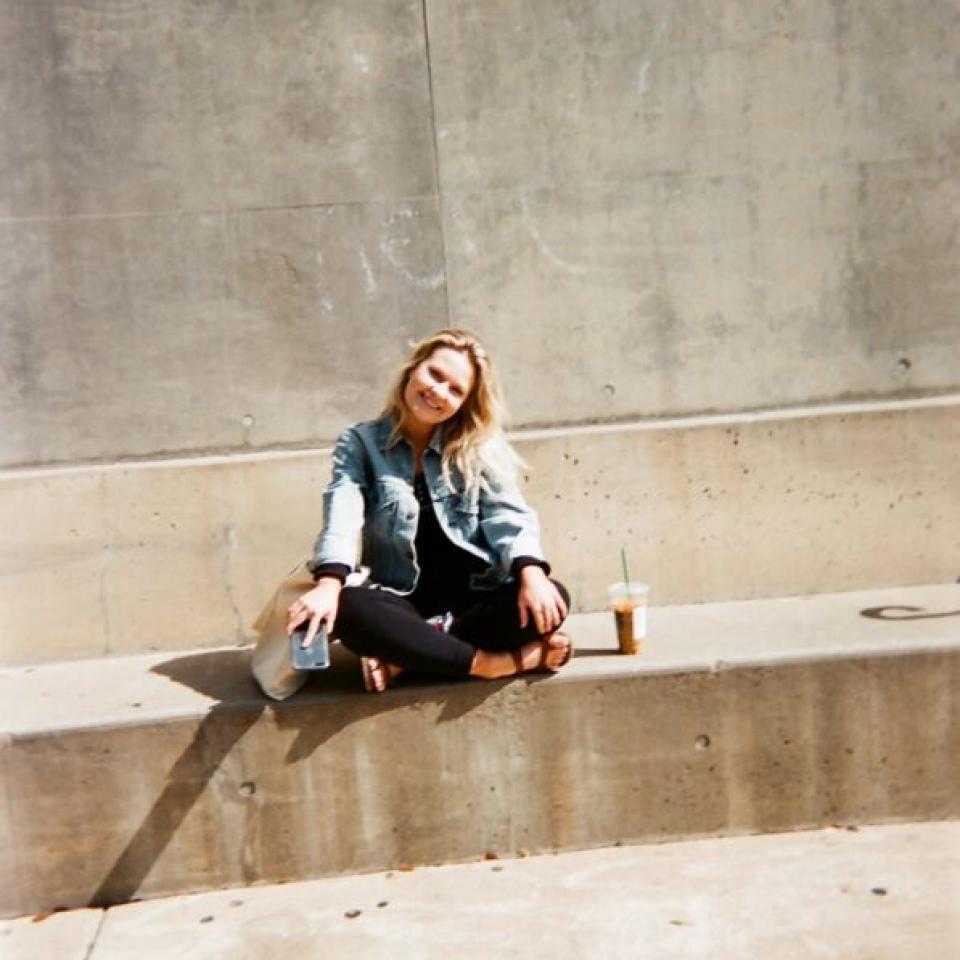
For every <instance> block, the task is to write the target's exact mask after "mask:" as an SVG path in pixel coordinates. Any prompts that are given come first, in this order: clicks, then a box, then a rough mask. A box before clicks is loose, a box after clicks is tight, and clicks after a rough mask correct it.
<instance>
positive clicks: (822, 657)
mask: <svg viewBox="0 0 960 960" xmlns="http://www.w3.org/2000/svg"><path fill="white" fill-rule="evenodd" d="M210 652H211V653H216V648H212V649H211V651H210ZM943 653H960V640H958V641H955V642H954V641H945V642H944V643H942V644H939V645H938V644H919V645H911V646H901V647H898V648H889V647H877V648H868V647H865V648H860V649H858V650H856V651H855V652H850V651H842V650H837V651H834V652H822V653H821V652H816V651H813V652H810V653H797V654H793V655H789V654H787V655H783V656H780V657H770V656H760V655H758V656H756V657H752V656H751V657H744V658H743V659H739V660H722V659H718V660H713V661H701V662H691V663H687V664H676V665H669V664H664V665H663V666H662V667H660V668H657V667H647V668H644V669H642V670H637V671H634V672H631V673H623V672H620V671H613V672H590V673H589V674H587V675H585V676H571V675H570V674H558V675H557V676H554V677H549V678H547V679H548V680H550V682H552V683H554V684H562V685H567V684H571V683H572V684H577V683H588V684H595V683H596V682H597V681H598V680H604V681H637V680H642V679H646V678H648V677H658V678H659V677H671V676H682V675H699V674H714V675H715V674H726V673H732V672H734V671H737V670H756V669H758V668H767V669H769V668H777V667H795V666H799V665H802V664H810V663H821V662H831V663H834V662H838V661H843V662H846V663H862V662H865V661H870V660H877V659H882V660H888V659H892V658H903V657H921V656H929V655H931V654H943ZM611 656H618V655H617V654H611ZM521 679H523V678H519V677H511V678H508V679H505V680H503V681H494V682H499V683H501V685H506V684H507V683H515V682H517V681H518V680H521ZM526 682H527V683H529V680H528V681H526ZM444 686H446V687H450V688H451V689H454V690H457V689H460V685H459V684H434V685H433V687H431V689H434V688H442V687H444ZM418 689H419V688H418V687H409V688H399V689H394V690H393V691H392V695H394V696H395V695H397V694H401V695H404V696H405V698H406V699H413V700H416V698H417V692H418ZM370 696H371V695H370V694H369V693H366V692H364V691H354V690H343V691H340V690H336V691H331V690H327V691H323V692H322V693H315V694H311V693H309V692H307V693H305V694H300V695H299V698H298V699H293V698H290V699H288V700H284V701H274V700H269V699H268V698H266V697H250V698H249V699H248V698H244V699H241V700H232V701H211V702H210V705H209V706H208V707H206V708H203V707H183V708H181V709H179V710H171V709H168V710H163V711H158V712H157V713H154V714H142V715H140V716H137V717H124V718H116V719H112V720H111V719H106V720H104V719H92V720H90V721H87V722H84V721H80V722H76V723H59V724H50V725H49V726H42V725H37V726H33V727H30V728H24V729H19V730H9V729H8V730H2V731H0V739H2V740H3V741H4V742H5V743H6V744H7V745H9V744H10V743H14V742H17V741H21V740H30V739H33V738H35V737H46V736H51V735H54V734H61V733H89V732H91V731H96V730H117V729H121V728H123V729H127V728H132V727H149V726H152V725H153V724H156V723H170V722H177V721H185V722H198V721H203V720H204V719H205V718H207V717H209V716H210V715H211V714H214V713H217V714H245V713H251V712H256V713H266V712H267V711H268V710H269V711H273V712H275V711H277V710H280V711H284V710H290V709H297V708H299V707H307V706H316V705H317V704H320V703H328V704H330V706H331V707H335V706H336V704H337V703H340V702H342V701H344V700H354V699H356V698H358V697H362V698H364V700H368V699H369V698H370ZM383 702H384V703H386V701H383Z"/></svg>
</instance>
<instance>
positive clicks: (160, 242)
mask: <svg viewBox="0 0 960 960" xmlns="http://www.w3.org/2000/svg"><path fill="white" fill-rule="evenodd" d="M0 26H2V29H0V62H2V63H3V64H4V70H3V72H2V75H0V96H2V99H3V102H4V103H5V104H6V105H7V108H6V115H5V119H4V130H5V134H4V136H3V138H2V139H0V296H2V303H3V310H2V313H0V410H2V416H3V430H2V432H0V464H6V465H29V464H43V463H70V462H83V461H97V460H101V461H102V460H108V461H109V460H112V459H117V458H125V457H132V456H134V457H143V456H152V455H156V454H165V453H169V452H172V451H180V452H187V453H191V452H205V451H214V450H239V449H259V448H264V447H271V446H286V445H291V444H294V445H295V444H312V443H317V442H321V441H323V440H325V439H329V438H331V437H332V436H334V435H335V434H336V432H337V431H338V430H339V428H340V427H341V426H342V425H343V424H344V423H345V422H347V421H350V420H353V419H356V418H358V417H360V416H363V415H366V414H369V413H372V412H374V411H375V410H376V408H377V406H378V405H379V402H380V397H381V394H382V390H383V380H384V377H385V376H386V373H387V371H388V370H389V369H390V368H392V366H393V365H394V363H395V362H396V359H397V357H398V355H399V354H400V353H401V352H402V351H403V349H404V345H405V343H406V341H407V339H408V338H409V337H411V336H418V335H420V334H422V333H425V332H426V331H428V330H430V329H432V328H435V327H436V326H438V325H440V324H441V323H443V322H445V321H446V319H447V317H448V315H449V317H450V318H451V319H452V320H454V321H456V322H462V323H466V324H468V325H471V326H473V327H475V328H476V329H477V330H478V331H480V332H481V333H482V334H483V335H484V336H485V337H486V338H487V339H488V340H489V342H490V345H491V347H492V349H493V351H494V353H495V354H496V355H498V356H499V358H500V361H501V365H502V367H503V372H504V379H505V381H506V385H507V389H508V395H509V397H510V399H511V402H512V406H513V409H514V412H515V419H516V422H517V423H518V424H521V425H522V424H527V425H529V424H550V423H581V422H585V421H595V420H603V419H607V418H623V419H630V418H635V417H648V416H656V415H662V414H680V413H685V412H691V411H704V410H738V409H750V408H757V407H776V406H780V405H792V404H797V403H804V402H809V401H826V400H834V399H838V398H845V397H851V396H870V397H897V396H913V395H918V394H923V393H928V392H943V391H947V390H950V389H955V388H956V387H957V386H958V383H960V373H958V367H957V364H956V362H955V353H953V354H952V353H951V351H955V350H956V348H957V345H958V336H957V319H956V309H955V304H956V302H957V301H958V299H960V278H958V275H957V273H956V270H955V266H956V263H957V262H958V261H960V248H958V247H960V239H958V237H960V235H958V233H957V231H956V229H955V224H956V212H957V209H958V207H960V174H958V172H957V171H958V169H960V166H958V164H957V154H958V151H960V100H958V99H957V97H956V96H955V95H954V94H955V89H956V82H957V76H956V63H957V57H958V56H960V7H958V5H957V3H956V2H955V0H950V2H947V0H932V2H930V3H926V4H923V5H922V6H920V7H917V6H915V5H908V4H904V3H902V2H899V0H880V2H869V3H868V2H866V0H844V2H828V0H805V2H798V3H781V4H777V5H773V4H760V5H758V4H752V3H746V2H743V0H721V2H717V3H711V4H700V3H693V2H690V0H687V2H680V3H677V2H674V0H670V2H667V0H597V2H594V3H589V4H588V3H579V4H576V3H571V2H563V0H532V2H530V3H524V4H520V5H518V4H515V3H511V2H507V0H486V2H481V3H466V2H461V3H451V2H436V0H427V2H426V3H423V4H422V3H421V0H389V2H387V0H384V2H378V3H363V4H356V3H353V2H350V0H324V2H322V3H315V2H304V0H280V2H278V3H271V4H262V3H246V4H238V3H235V2H232V0H211V2H207V3H200V4H197V3H178V4H173V5H169V4H149V3H145V2H130V0H122V2H121V0H77V2H71V3H61V2H56V0H35V2H31V3H22V2H19V0H0Z"/></svg>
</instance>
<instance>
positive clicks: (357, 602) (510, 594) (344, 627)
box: [332, 580, 570, 678]
mask: <svg viewBox="0 0 960 960" xmlns="http://www.w3.org/2000/svg"><path fill="white" fill-rule="evenodd" d="M553 584H554V585H555V586H556V587H557V589H558V590H559V591H560V594H561V596H562V597H563V600H564V603H565V604H566V605H567V607H569V605H570V595H569V593H567V589H566V587H564V586H563V584H562V583H560V582H559V581H557V580H554V581H553ZM518 590H519V583H517V582H513V583H508V584H505V585H504V586H502V587H500V588H499V589H497V590H476V591H472V592H470V593H469V594H468V595H467V596H466V598H465V599H464V601H463V602H462V604H461V605H460V607H459V609H454V610H453V613H454V617H455V619H454V621H453V624H452V626H451V627H450V630H449V632H447V633H442V632H441V631H439V630H437V629H436V628H435V627H434V626H432V625H431V624H429V623H427V622H426V620H425V619H424V617H423V616H422V614H421V613H420V611H419V610H418V609H417V607H416V606H415V605H414V604H413V603H412V602H411V601H410V600H409V599H408V598H407V597H401V596H397V594H395V593H391V592H390V591H389V590H380V589H377V588H376V587H344V588H343V589H342V590H341V591H340V606H339V609H338V611H337V620H336V623H335V624H334V628H333V631H332V632H333V635H334V636H336V637H339V638H340V640H341V642H342V643H343V645H344V646H345V647H347V648H348V649H349V650H352V651H353V652H354V653H356V654H358V655H359V656H362V657H380V658H381V659H383V660H386V661H387V662H389V663H393V664H396V665H397V666H399V667H403V668H404V669H406V670H409V671H412V672H413V673H416V674H425V675H427V676H433V677H450V678H453V677H466V676H468V675H469V673H470V665H471V664H472V663H473V657H474V654H475V653H476V652H477V650H478V649H479V650H490V651H505V650H515V649H517V648H518V647H520V646H522V645H523V644H525V643H529V642H530V641H531V640H538V639H540V638H541V637H542V634H540V633H539V632H538V631H537V627H536V625H535V624H534V623H533V618H532V617H530V618H529V619H528V622H527V626H526V627H524V628H523V629H521V628H520V614H519V611H518V610H517V592H518Z"/></svg>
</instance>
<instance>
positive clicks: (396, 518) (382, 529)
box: [370, 477, 416, 540]
mask: <svg viewBox="0 0 960 960" xmlns="http://www.w3.org/2000/svg"><path fill="white" fill-rule="evenodd" d="M370 510H371V516H370V526H371V528H372V530H373V532H374V534H375V535H376V536H377V537H379V538H382V539H385V540H390V539H393V538H394V537H397V536H399V535H400V534H401V533H402V531H403V530H404V529H405V528H406V527H407V526H409V525H410V523H412V522H414V521H415V520H416V500H415V498H414V496H413V493H412V491H411V490H410V488H409V486H408V485H407V483H406V482H405V481H403V480H401V479H399V478H396V477H384V478H381V479H380V480H378V481H377V483H376V486H375V487H374V491H373V498H372V503H371V504H370Z"/></svg>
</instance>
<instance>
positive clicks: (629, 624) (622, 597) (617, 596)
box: [607, 583, 650, 653]
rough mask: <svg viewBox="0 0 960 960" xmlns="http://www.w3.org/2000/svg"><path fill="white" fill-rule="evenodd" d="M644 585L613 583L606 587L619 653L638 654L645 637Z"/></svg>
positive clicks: (645, 593) (645, 588)
mask: <svg viewBox="0 0 960 960" xmlns="http://www.w3.org/2000/svg"><path fill="white" fill-rule="evenodd" d="M649 593H650V587H649V586H648V585H647V584H646V583H614V584H612V585H611V586H609V587H607V605H608V606H609V607H610V609H611V610H612V611H613V619H614V622H615V623H616V626H617V643H618V644H619V646H620V652H621V653H639V652H640V650H641V649H642V647H643V641H644V640H645V639H646V637H647V597H648V595H649Z"/></svg>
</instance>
